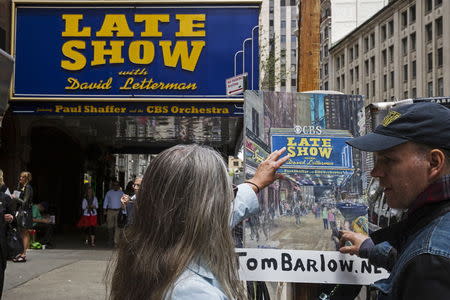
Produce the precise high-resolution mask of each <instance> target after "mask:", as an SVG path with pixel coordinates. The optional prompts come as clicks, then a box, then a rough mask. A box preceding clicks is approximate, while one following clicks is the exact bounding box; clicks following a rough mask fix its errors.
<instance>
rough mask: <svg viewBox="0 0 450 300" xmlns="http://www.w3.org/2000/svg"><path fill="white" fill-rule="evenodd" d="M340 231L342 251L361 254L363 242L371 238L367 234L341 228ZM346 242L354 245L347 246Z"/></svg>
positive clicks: (340, 249)
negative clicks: (360, 249)
mask: <svg viewBox="0 0 450 300" xmlns="http://www.w3.org/2000/svg"><path fill="white" fill-rule="evenodd" d="M339 233H340V234H341V238H340V239H339V246H340V248H339V251H340V252H341V253H349V254H350V255H353V254H355V255H359V248H360V247H361V244H362V243H363V242H364V241H365V240H367V239H368V238H369V237H368V236H367V235H364V234H361V233H356V232H353V231H348V230H341V231H339ZM346 242H350V243H352V245H351V246H345V243H346Z"/></svg>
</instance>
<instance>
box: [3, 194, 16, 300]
mask: <svg viewBox="0 0 450 300" xmlns="http://www.w3.org/2000/svg"><path fill="white" fill-rule="evenodd" d="M13 219H14V217H13V215H12V210H11V198H10V197H9V196H8V195H6V194H5V193H3V192H0V299H1V298H2V293H3V283H4V281H5V269H6V261H7V259H8V253H7V249H6V233H7V230H8V229H7V228H8V226H7V224H8V223H11V222H12V221H13Z"/></svg>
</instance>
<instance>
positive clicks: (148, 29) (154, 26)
mask: <svg viewBox="0 0 450 300" xmlns="http://www.w3.org/2000/svg"><path fill="white" fill-rule="evenodd" d="M134 21H135V22H144V24H145V30H144V31H143V32H142V33H141V36H143V37H144V36H145V37H159V36H162V32H160V31H159V22H165V23H167V22H169V15H139V14H138V15H135V16H134Z"/></svg>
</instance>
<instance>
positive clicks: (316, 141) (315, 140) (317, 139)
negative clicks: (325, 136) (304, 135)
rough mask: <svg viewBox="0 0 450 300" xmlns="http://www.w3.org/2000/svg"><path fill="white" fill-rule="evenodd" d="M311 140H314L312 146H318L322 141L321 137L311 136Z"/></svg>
mask: <svg viewBox="0 0 450 300" xmlns="http://www.w3.org/2000/svg"><path fill="white" fill-rule="evenodd" d="M309 140H310V141H311V142H312V145H311V146H316V147H317V146H319V141H320V139H319V138H310V139H309Z"/></svg>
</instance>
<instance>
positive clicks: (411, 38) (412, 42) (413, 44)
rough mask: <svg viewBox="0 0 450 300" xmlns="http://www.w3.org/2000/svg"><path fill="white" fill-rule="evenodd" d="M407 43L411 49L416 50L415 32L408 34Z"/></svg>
mask: <svg viewBox="0 0 450 300" xmlns="http://www.w3.org/2000/svg"><path fill="white" fill-rule="evenodd" d="M409 44H410V47H411V51H414V50H416V33H415V32H414V33H411V35H410V36H409Z"/></svg>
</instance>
